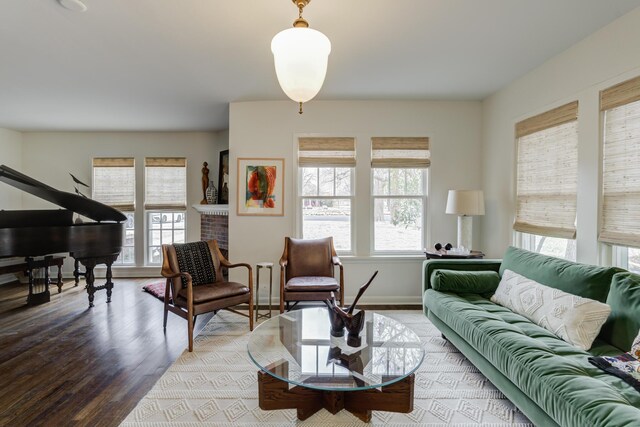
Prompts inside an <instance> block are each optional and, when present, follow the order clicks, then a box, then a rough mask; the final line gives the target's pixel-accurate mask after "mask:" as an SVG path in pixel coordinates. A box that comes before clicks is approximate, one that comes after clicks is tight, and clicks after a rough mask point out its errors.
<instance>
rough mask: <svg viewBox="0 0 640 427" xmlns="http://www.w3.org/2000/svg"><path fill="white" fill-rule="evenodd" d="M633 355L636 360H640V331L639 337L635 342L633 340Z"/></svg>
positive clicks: (639, 332)
mask: <svg viewBox="0 0 640 427" xmlns="http://www.w3.org/2000/svg"><path fill="white" fill-rule="evenodd" d="M631 354H632V355H633V357H635V358H636V359H638V360H640V331H638V336H637V337H636V339H635V340H633V345H632V346H631Z"/></svg>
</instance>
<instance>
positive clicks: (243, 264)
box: [220, 262, 251, 270]
mask: <svg viewBox="0 0 640 427" xmlns="http://www.w3.org/2000/svg"><path fill="white" fill-rule="evenodd" d="M220 264H222V263H220ZM223 265H224V266H225V267H227V268H236V267H247V268H248V269H249V270H251V266H250V265H249V264H247V263H244V262H241V263H238V264H229V263H228V262H227V263H226V264H223Z"/></svg>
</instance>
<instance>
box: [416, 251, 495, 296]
mask: <svg viewBox="0 0 640 427" xmlns="http://www.w3.org/2000/svg"><path fill="white" fill-rule="evenodd" d="M501 263H502V260H499V259H456V260H445V259H430V260H426V261H424V263H423V264H422V291H423V292H424V291H426V290H427V289H430V288H431V273H433V272H434V271H435V270H458V271H487V270H489V271H495V272H500V264H501Z"/></svg>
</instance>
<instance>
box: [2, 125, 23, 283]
mask: <svg viewBox="0 0 640 427" xmlns="http://www.w3.org/2000/svg"><path fill="white" fill-rule="evenodd" d="M0 165H6V166H9V167H10V168H13V169H17V170H20V168H21V167H22V134H21V133H20V132H15V131H12V130H9V129H2V128H0ZM21 208H22V194H21V192H20V190H18V189H15V188H13V187H11V186H10V185H8V184H5V183H3V182H0V210H2V209H7V210H15V209H21ZM13 262H15V261H14V259H13V258H10V259H0V265H7V264H12V263H13ZM13 280H15V276H14V275H13V274H5V275H0V284H2V283H7V282H11V281H13Z"/></svg>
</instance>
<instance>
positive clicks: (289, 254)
mask: <svg viewBox="0 0 640 427" xmlns="http://www.w3.org/2000/svg"><path fill="white" fill-rule="evenodd" d="M335 266H339V267H340V282H338V281H337V280H336V279H335V277H334V276H335V271H334V269H335ZM331 292H334V293H335V294H336V299H338V298H339V300H340V306H343V305H344V270H343V268H342V263H341V262H340V258H338V255H336V250H335V248H334V247H333V237H326V238H324V239H314V240H310V239H307V240H305V239H292V238H290V237H285V238H284V252H283V253H282V257H281V258H280V313H283V312H284V308H285V307H284V306H285V303H286V304H287V310H289V302H290V301H296V304H297V301H324V300H326V299H329V298H330V297H331ZM294 305H295V304H294Z"/></svg>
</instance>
